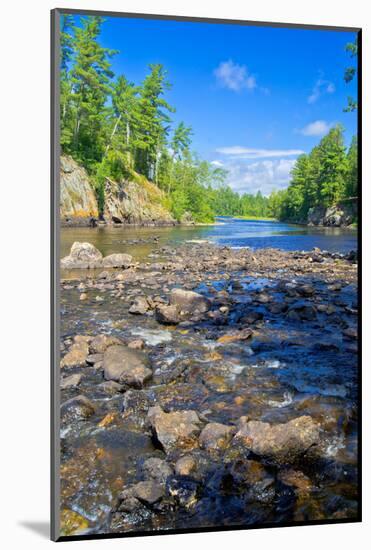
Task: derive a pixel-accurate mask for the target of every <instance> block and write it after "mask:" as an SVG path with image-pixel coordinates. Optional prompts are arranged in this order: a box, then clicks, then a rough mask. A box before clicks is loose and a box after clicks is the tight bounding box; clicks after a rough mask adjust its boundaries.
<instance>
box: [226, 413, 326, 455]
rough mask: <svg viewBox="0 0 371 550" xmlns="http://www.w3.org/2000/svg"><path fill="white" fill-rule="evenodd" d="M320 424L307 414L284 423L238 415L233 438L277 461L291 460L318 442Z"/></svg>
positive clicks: (256, 452) (257, 452)
mask: <svg viewBox="0 0 371 550" xmlns="http://www.w3.org/2000/svg"><path fill="white" fill-rule="evenodd" d="M319 439H320V438H319V425H318V424H317V423H316V422H314V421H313V419H312V418H311V417H310V416H300V417H298V418H294V419H293V420H290V421H289V422H286V423H285V424H269V423H267V422H260V421H256V420H251V421H248V420H246V418H245V417H242V418H241V419H240V423H239V431H238V432H237V434H236V435H235V440H236V441H237V442H238V441H240V442H242V443H243V445H244V446H245V447H246V448H247V449H249V450H251V451H253V452H254V453H255V454H256V455H259V456H264V457H268V458H273V459H275V460H277V461H278V462H292V461H294V460H295V459H296V458H298V457H299V456H300V455H302V454H304V453H305V452H306V451H308V449H309V448H310V447H312V446H313V445H316V444H318V443H319Z"/></svg>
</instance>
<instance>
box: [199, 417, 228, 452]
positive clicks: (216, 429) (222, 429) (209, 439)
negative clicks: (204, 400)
mask: <svg viewBox="0 0 371 550" xmlns="http://www.w3.org/2000/svg"><path fill="white" fill-rule="evenodd" d="M235 431H236V430H235V428H234V427H233V426H225V425H224V424H219V423H217V422H211V423H210V424H206V426H205V427H204V429H203V430H202V432H201V434H200V438H199V443H200V447H201V448H203V449H206V450H222V449H225V448H226V447H228V445H229V443H230V442H231V440H232V437H233V434H234V433H235Z"/></svg>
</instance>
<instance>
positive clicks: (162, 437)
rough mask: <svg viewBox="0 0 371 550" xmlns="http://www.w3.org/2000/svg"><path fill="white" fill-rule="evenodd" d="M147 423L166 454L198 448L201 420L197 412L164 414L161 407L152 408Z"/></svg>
mask: <svg viewBox="0 0 371 550" xmlns="http://www.w3.org/2000/svg"><path fill="white" fill-rule="evenodd" d="M147 421H148V423H149V425H150V426H151V428H152V431H153V434H154V436H155V438H156V440H157V441H158V442H159V443H160V445H161V446H162V448H163V449H164V450H165V452H167V453H169V452H171V451H172V450H177V449H188V448H193V447H195V446H197V436H198V434H199V433H200V419H199V417H198V414H197V412H196V411H192V410H187V411H175V412H169V413H166V412H164V411H163V410H162V409H161V407H159V406H155V407H151V408H150V409H149V411H148V415H147Z"/></svg>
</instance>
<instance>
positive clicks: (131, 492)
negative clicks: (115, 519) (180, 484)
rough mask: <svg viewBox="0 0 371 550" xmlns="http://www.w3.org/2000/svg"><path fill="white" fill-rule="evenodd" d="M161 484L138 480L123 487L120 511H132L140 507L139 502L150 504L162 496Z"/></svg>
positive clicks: (120, 496)
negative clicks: (126, 487) (134, 483)
mask: <svg viewBox="0 0 371 550" xmlns="http://www.w3.org/2000/svg"><path fill="white" fill-rule="evenodd" d="M164 494H165V491H164V487H163V485H161V484H160V483H157V482H156V481H140V482H139V483H137V484H136V485H133V486H132V487H129V488H128V489H125V490H124V491H123V492H122V493H121V494H120V495H119V500H120V501H121V504H120V506H119V510H120V511H124V512H132V511H133V510H135V509H137V508H138V507H140V504H141V503H142V504H145V505H149V506H151V505H152V504H155V503H156V502H158V501H159V500H161V499H162V497H163V496H164Z"/></svg>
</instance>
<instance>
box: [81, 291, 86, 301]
mask: <svg viewBox="0 0 371 550" xmlns="http://www.w3.org/2000/svg"><path fill="white" fill-rule="evenodd" d="M87 298H88V295H87V294H86V292H81V294H80V298H79V299H80V300H81V301H84V300H87Z"/></svg>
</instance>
